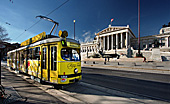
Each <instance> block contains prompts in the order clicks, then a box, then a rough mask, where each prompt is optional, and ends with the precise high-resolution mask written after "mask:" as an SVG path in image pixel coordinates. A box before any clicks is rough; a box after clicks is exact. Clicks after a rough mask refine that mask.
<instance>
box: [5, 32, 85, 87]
mask: <svg viewBox="0 0 170 104" xmlns="http://www.w3.org/2000/svg"><path fill="white" fill-rule="evenodd" d="M59 34H60V35H59V36H60V37H58V36H53V35H47V34H46V33H45V32H42V33H40V34H38V35H36V36H35V37H32V38H30V39H28V40H26V41H24V42H22V43H21V46H22V47H21V48H18V49H15V50H12V51H10V52H8V53H7V55H8V59H7V65H8V66H9V67H10V68H12V69H14V70H16V71H19V72H23V73H26V74H29V75H30V76H31V78H34V79H38V81H40V82H44V81H45V82H49V83H54V84H58V85H66V84H70V83H75V82H77V81H79V80H81V78H82V72H81V59H80V43H79V42H78V41H76V40H74V39H70V38H66V37H62V35H63V34H67V35H68V33H67V31H63V32H62V31H60V32H59Z"/></svg>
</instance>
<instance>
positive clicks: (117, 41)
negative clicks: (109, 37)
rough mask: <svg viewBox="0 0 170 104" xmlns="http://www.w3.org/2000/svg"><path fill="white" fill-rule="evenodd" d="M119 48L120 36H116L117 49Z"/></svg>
mask: <svg viewBox="0 0 170 104" xmlns="http://www.w3.org/2000/svg"><path fill="white" fill-rule="evenodd" d="M118 47H119V40H118V34H116V49H118Z"/></svg>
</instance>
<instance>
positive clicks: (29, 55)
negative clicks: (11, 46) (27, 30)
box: [28, 49, 32, 59]
mask: <svg viewBox="0 0 170 104" xmlns="http://www.w3.org/2000/svg"><path fill="white" fill-rule="evenodd" d="M28 59H32V49H29V50H28Z"/></svg>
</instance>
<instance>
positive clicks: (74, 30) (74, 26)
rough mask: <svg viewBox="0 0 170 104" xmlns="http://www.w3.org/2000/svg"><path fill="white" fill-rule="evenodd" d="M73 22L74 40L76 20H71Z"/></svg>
mask: <svg viewBox="0 0 170 104" xmlns="http://www.w3.org/2000/svg"><path fill="white" fill-rule="evenodd" d="M73 22H74V40H75V23H76V20H73Z"/></svg>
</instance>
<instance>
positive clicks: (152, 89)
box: [82, 67, 170, 102]
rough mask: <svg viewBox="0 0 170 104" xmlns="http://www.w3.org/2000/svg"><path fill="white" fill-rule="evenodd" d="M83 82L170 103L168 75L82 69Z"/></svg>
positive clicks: (169, 77) (169, 80)
mask: <svg viewBox="0 0 170 104" xmlns="http://www.w3.org/2000/svg"><path fill="white" fill-rule="evenodd" d="M82 71H83V80H82V81H83V82H86V83H90V84H94V85H98V86H102V87H105V88H109V89H116V90H120V91H125V92H130V93H134V94H138V95H143V96H148V97H151V98H153V99H159V100H163V101H168V102H170V75H165V74H153V73H144V72H130V71H119V70H109V69H108V70H107V69H97V68H96V69H95V68H85V67H83V68H82Z"/></svg>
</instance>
